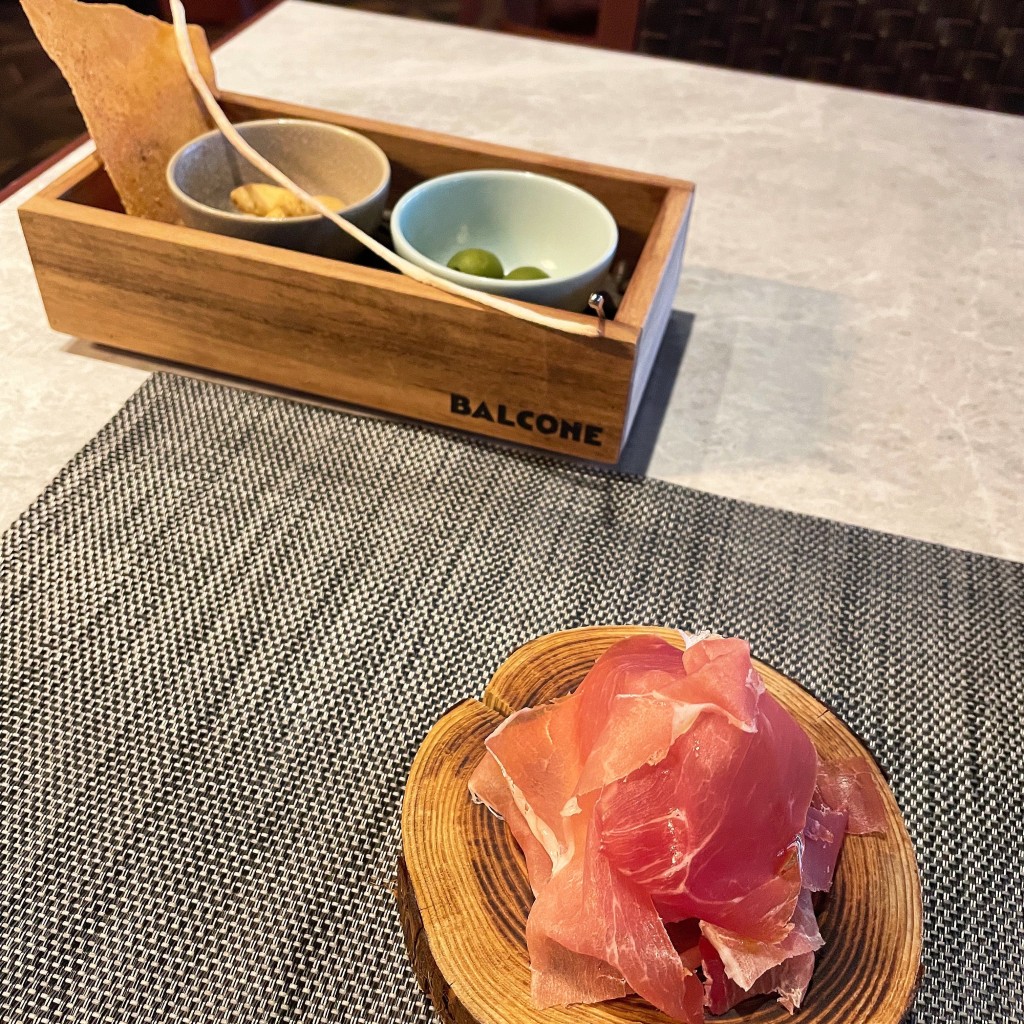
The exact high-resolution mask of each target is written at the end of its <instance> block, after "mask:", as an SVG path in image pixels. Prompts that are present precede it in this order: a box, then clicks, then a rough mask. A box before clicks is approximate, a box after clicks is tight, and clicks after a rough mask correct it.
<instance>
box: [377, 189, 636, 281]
mask: <svg viewBox="0 0 1024 1024" xmlns="http://www.w3.org/2000/svg"><path fill="white" fill-rule="evenodd" d="M395 215H396V216H397V218H398V224H397V226H398V228H399V230H400V232H401V234H402V235H403V236H404V237H405V240H406V241H407V242H408V243H409V244H410V245H411V246H412V247H413V248H414V249H416V250H417V251H418V252H419V253H421V254H422V255H423V256H425V257H427V258H428V259H429V260H432V261H433V262H435V263H437V264H439V265H440V266H442V267H444V266H445V264H447V262H448V260H449V259H451V257H452V256H454V255H455V253H457V252H459V251H460V250H461V249H468V248H476V249H487V250H489V251H490V252H493V253H494V255H495V256H497V257H498V259H499V260H501V265H502V267H503V268H504V270H505V272H506V273H508V272H509V271H510V270H513V269H515V268H516V267H521V266H533V267H540V268H541V270H544V271H545V272H546V273H547V274H548V275H549V276H550V277H552V278H556V279H557V278H563V277H569V276H574V275H578V274H581V273H585V272H587V271H588V270H590V269H591V268H593V267H596V266H599V265H601V264H606V262H607V260H609V259H610V258H611V255H612V253H613V252H614V249H615V245H616V243H617V241H618V231H617V229H616V227H615V221H614V219H613V218H612V217H611V214H609V213H608V211H607V210H606V209H605V207H604V206H603V205H602V204H601V203H599V202H598V201H597V200H596V199H594V198H593V196H591V195H589V194H587V193H586V192H583V191H582V190H580V189H578V188H575V187H574V186H572V185H569V184H567V183H565V182H562V181H558V180H556V179H554V178H548V177H545V176H543V175H537V174H529V173H524V172H521V171H475V172H466V173H463V174H452V175H447V176H445V177H441V178H434V179H432V180H431V181H428V182H426V183H424V185H421V186H420V187H419V188H417V189H415V190H413V191H412V192H410V193H407V194H406V196H405V197H403V200H402V201H401V202H400V204H399V206H398V207H396V210H395ZM450 274H451V271H449V273H448V274H447V275H445V276H450ZM465 276H466V275H460V277H465ZM473 280H474V281H480V279H479V278H474V279H473ZM522 283H523V284H527V282H522ZM509 284H511V285H514V284H515V282H509Z"/></svg>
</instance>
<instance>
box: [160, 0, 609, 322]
mask: <svg viewBox="0 0 1024 1024" xmlns="http://www.w3.org/2000/svg"><path fill="white" fill-rule="evenodd" d="M171 17H172V18H173V20H174V35H175V38H176V40H177V43H178V54H179V56H180V57H181V62H182V64H183V65H184V66H185V71H186V73H187V74H188V77H189V81H190V82H191V83H192V86H193V88H194V89H195V90H196V92H197V93H199V97H200V99H201V100H202V101H203V104H204V105H205V107H206V109H207V110H208V111H209V113H210V117H212V118H213V121H214V124H216V125H217V127H218V128H219V129H220V131H221V133H222V134H223V135H224V137H225V138H226V139H227V140H228V142H230V143H231V145H232V146H233V147H234V148H235V149H236V150H237V151H238V152H239V153H240V154H241V155H242V156H243V157H245V159H246V160H248V161H249V163H251V164H252V165H253V167H255V168H257V170H260V171H262V172H263V173H264V174H265V175H266V176H267V177H268V178H271V179H273V180H274V181H276V182H277V183H278V184H279V185H281V186H282V187H283V188H286V189H288V191H289V192H291V193H292V194H293V195H295V196H298V198H299V199H301V200H302V201H303V202H304V203H306V204H307V205H309V206H311V207H313V209H314V210H316V211H317V212H318V213H320V214H322V215H323V216H324V217H326V218H327V219H328V220H329V221H331V223H333V224H336V225H337V226H338V227H339V228H341V230H342V231H344V232H345V233H346V234H349V235H351V236H352V237H353V238H355V239H356V240H357V241H359V242H361V243H362V244H363V245H364V246H366V248H367V249H369V250H370V251H371V252H372V253H374V254H375V255H377V256H379V257H380V258H381V259H382V260H384V262H385V263H389V264H390V265H391V266H392V267H394V268H395V269H396V270H398V271H400V272H401V273H403V274H405V275H406V276H407V277H411V278H412V279H413V280H415V281H420V282H421V283H423V284H428V285H431V286H433V287H434V288H439V289H441V290H442V291H445V292H450V293H451V294H452V295H458V296H460V297H462V298H464V299H471V300H472V301H473V302H476V303H478V304H479V305H481V306H488V307H490V308H491V309H496V310H499V311H500V312H502V313H508V314H509V315H510V316H514V317H517V318H518V319H520V320H527V321H529V322H530V323H534V324H539V325H540V326H541V327H550V328H553V329H554V330H556V331H565V332H566V333H568V334H578V335H582V336H583V337H587V338H599V337H601V336H602V335H603V333H604V332H603V329H602V326H603V325H602V324H601V322H600V321H598V322H596V323H589V322H587V323H578V322H577V321H575V320H570V319H568V318H566V317H559V316H549V315H547V314H546V313H538V312H537V311H536V310H532V309H527V308H526V307H525V306H519V305H517V304H516V303H514V302H508V301H506V300H505V299H501V298H498V297H497V296H495V295H490V294H489V293H487V292H482V291H479V290H478V289H476V288H466V287H465V286H463V285H461V284H456V283H455V282H454V281H448V280H445V279H444V278H442V277H437V276H436V275H434V274H431V273H430V271H428V270H424V269H423V268H422V267H418V266H416V264H415V263H410V262H409V261H408V260H406V259H403V258H402V257H401V256H399V255H397V254H396V253H394V252H392V251H391V250H390V249H389V248H388V247H387V246H386V245H382V244H381V243H380V242H378V241H377V239H375V238H373V237H372V236H371V235H368V234H367V233H366V232H365V231H362V230H360V229H359V228H357V227H356V226H355V224H352V223H350V222H349V221H347V220H345V219H344V217H339V216H338V214H337V213H335V211H334V210H332V209H331V208H330V207H329V206H325V205H324V204H323V203H322V202H321V201H320V200H319V199H317V197H316V196H314V195H311V194H310V193H309V192H307V191H306V190H305V189H304V188H302V187H301V186H299V185H297V184H296V183H295V182H294V181H292V180H291V178H289V177H288V176H287V175H286V174H285V173H284V172H283V171H281V170H278V168H277V167H275V166H274V165H273V164H272V163H271V162H270V161H269V160H267V159H266V158H265V157H263V156H261V155H260V154H259V153H257V152H256V150H255V149H253V148H252V146H250V145H249V143H248V142H246V141H245V139H243V138H242V136H241V135H239V134H238V132H237V131H236V130H235V127H234V125H233V124H232V123H231V122H230V121H229V120H228V118H227V115H226V114H225V113H224V111H223V110H221V108H220V105H219V104H218V103H217V100H216V99H215V98H214V95H213V93H212V92H211V91H210V87H209V86H208V85H207V84H206V79H205V78H203V76H202V74H201V73H200V71H199V65H198V64H197V63H196V55H195V51H194V50H193V49H192V40H191V39H189V35H188V24H187V18H186V15H185V8H184V7H182V4H181V0H171Z"/></svg>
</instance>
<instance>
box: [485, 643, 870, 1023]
mask: <svg viewBox="0 0 1024 1024" xmlns="http://www.w3.org/2000/svg"><path fill="white" fill-rule="evenodd" d="M486 746H487V753H486V755H485V757H484V759H483V761H482V762H481V764H480V765H479V767H478V768H477V770H476V772H475V773H474V775H473V778H472V781H471V783H470V787H471V789H472V791H473V793H474V795H475V797H476V798H478V799H480V800H482V801H483V802H484V803H486V804H487V805H488V806H489V807H490V808H491V809H492V810H493V811H494V812H495V813H497V814H499V815H501V816H502V817H504V818H505V820H506V821H507V822H508V826H509V829H510V831H511V832H512V834H513V835H514V836H515V838H516V840H517V841H518V842H519V844H520V846H521V847H522V848H523V851H524V854H525V857H526V862H527V869H528V872H529V875H530V882H531V885H532V887H533V890H534V894H535V896H536V900H535V902H534V905H533V907H532V909H531V911H530V915H529V919H528V923H527V944H528V946H529V953H530V963H531V968H532V993H533V998H534V1001H535V1002H536V1003H537V1005H538V1006H541V1007H546V1006H554V1005H567V1004H571V1003H579V1002H597V1001H601V1000H604V999H613V998H617V997H620V996H623V995H625V994H628V993H630V992H636V993H638V994H639V995H641V996H643V997H644V998H645V999H647V1000H648V1001H649V1002H650V1003H652V1004H653V1005H654V1006H656V1007H658V1008H659V1009H661V1010H663V1011H664V1012H665V1013H667V1014H669V1015H670V1016H672V1017H674V1018H676V1019H678V1020H681V1021H685V1022H687V1024H698V1022H700V1021H701V1020H703V1013H704V1006H705V1005H707V1006H708V1008H709V1009H710V1010H711V1011H712V1012H722V1011H723V1010H724V1009H728V1008H730V1007H731V1006H734V1005H736V1004H737V1003H738V1002H741V1001H743V1000H744V999H747V998H750V997H751V996H753V995H755V994H767V993H770V992H777V993H779V998H780V1001H781V1002H783V1003H784V1005H786V1006H787V1007H789V1008H790V1009H792V1008H794V1007H796V1006H799V1004H800V1001H801V1000H802V998H803V995H804V992H805V991H806V988H807V984H808V982H809V979H810V976H811V971H812V970H813V965H814V952H815V950H817V949H818V948H819V947H820V946H821V944H822V939H821V935H820V933H819V931H818V927H817V923H816V921H815V917H814V910H813V906H812V902H811V894H812V892H814V891H825V890H827V889H828V888H829V886H830V885H831V880H832V877H833V876H834V871H835V863H836V857H837V856H838V851H839V848H840V846H841V844H842V840H843V836H844V835H845V831H846V824H847V816H848V815H849V817H850V820H851V821H853V820H856V822H858V823H859V824H863V823H864V822H867V823H868V824H870V822H871V821H872V819H871V816H870V815H871V806H870V803H869V801H868V802H866V798H864V797H863V795H862V794H860V793H859V790H857V785H856V779H857V776H858V769H857V767H856V766H855V765H846V766H836V769H835V770H833V769H832V768H831V767H828V766H826V767H821V766H819V764H818V759H817V755H816V753H815V751H814V748H813V746H812V745H811V743H810V740H809V739H808V738H807V736H806V734H805V733H804V732H803V730H802V729H801V728H800V727H799V726H798V725H797V723H796V722H795V721H794V720H793V718H792V717H791V716H790V715H789V714H788V713H787V712H786V711H785V710H784V709H783V708H782V707H781V706H780V705H779V704H778V703H777V702H776V701H775V699H774V698H773V697H772V696H771V695H770V694H768V693H766V692H765V689H764V684H763V682H762V680H761V678H760V676H759V675H758V673H757V672H756V671H755V669H754V666H753V664H752V662H751V659H750V651H749V648H748V646H747V644H746V643H745V642H744V641H742V640H728V639H723V638H721V637H710V638H707V639H704V640H702V641H701V642H699V643H695V644H693V645H692V646H690V647H689V648H688V649H687V650H686V651H685V652H682V651H680V650H679V649H678V648H677V647H675V646H673V645H671V644H669V643H667V642H666V641H664V640H662V639H661V638H659V637H654V636H638V637H633V638H630V639H628V640H624V641H622V642H620V643H618V644H616V645H614V646H613V647H612V648H610V649H609V650H608V651H607V652H606V653H605V654H604V655H603V656H602V657H601V658H600V659H599V660H598V661H597V663H596V664H595V665H594V667H593V669H592V670H591V671H590V672H589V673H588V675H587V677H586V678H585V679H584V681H583V682H582V683H581V684H580V686H579V687H578V689H577V690H576V691H575V692H574V693H573V694H570V695H569V696H567V697H565V698H562V699H560V700H557V701H553V702H551V703H550V704H546V705H543V706H540V707H537V708H532V709H526V710H524V711H520V712H518V713H517V714H514V715H512V716H510V717H509V718H508V719H507V720H506V721H505V722H504V723H503V724H502V726H501V727H499V729H497V730H496V731H495V732H494V733H493V734H492V735H491V736H490V737H488V739H487V741H486ZM855 790H856V791H857V794H858V795H857V799H860V801H861V802H860V803H857V802H856V800H855V799H854V798H853V796H851V793H853V792H854V791H855ZM812 797H813V798H814V802H813V803H812ZM840 797H842V800H840ZM698 971H699V972H700V974H701V975H703V979H701V978H700V977H698V974H697V973H696V972H698Z"/></svg>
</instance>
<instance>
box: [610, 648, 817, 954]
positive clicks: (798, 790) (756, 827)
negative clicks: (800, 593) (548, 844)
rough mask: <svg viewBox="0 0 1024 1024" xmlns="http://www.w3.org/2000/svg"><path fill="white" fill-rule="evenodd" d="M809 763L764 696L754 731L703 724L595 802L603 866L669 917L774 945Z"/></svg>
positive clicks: (785, 906)
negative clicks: (648, 895)
mask: <svg viewBox="0 0 1024 1024" xmlns="http://www.w3.org/2000/svg"><path fill="white" fill-rule="evenodd" d="M748 660H749V659H748ZM816 764H817V758H816V755H815V753H814V748H813V746H812V745H811V742H810V740H808V739H807V736H806V734H805V733H804V732H803V730H802V729H800V727H799V726H798V725H797V724H796V722H795V721H793V719H792V717H790V715H789V714H787V712H785V711H784V710H783V709H782V708H781V707H780V706H779V705H778V703H777V702H776V701H775V700H774V698H772V697H771V696H770V695H769V694H764V695H763V696H762V697H761V699H760V716H759V718H758V728H757V732H750V733H748V732H743V731H740V730H738V729H736V728H735V727H734V726H732V725H731V724H730V723H729V722H728V721H726V720H724V719H723V718H721V717H718V716H713V715H707V716H704V717H703V718H702V719H701V720H700V721H699V722H698V723H697V724H696V725H695V726H694V727H693V729H692V731H691V732H690V733H689V734H688V735H687V736H686V737H685V738H683V739H681V740H680V741H679V742H678V743H676V744H675V745H674V746H673V747H672V749H671V751H670V752H669V754H668V755H667V756H666V757H665V758H664V759H663V760H662V761H661V762H659V763H658V764H656V765H651V766H648V767H645V768H643V769H640V770H639V771H637V772H635V773H633V774H632V775H630V776H629V777H627V778H625V779H622V780H620V781H618V782H616V783H613V784H612V785H610V786H609V787H608V788H607V789H606V790H605V791H604V793H603V794H602V796H601V799H600V801H599V804H598V817H597V828H598V829H599V831H600V833H601V836H602V842H603V845H604V848H605V850H606V851H607V853H608V857H609V860H610V861H611V862H612V863H613V864H614V865H615V866H616V867H617V868H618V869H619V870H620V871H622V872H623V873H624V874H625V875H626V876H627V877H629V878H632V879H634V880H635V881H637V882H638V883H639V884H641V885H643V886H644V888H646V889H647V890H648V891H649V892H650V893H651V894H652V895H653V897H654V899H655V901H656V903H657V905H658V909H659V911H660V912H661V914H662V915H663V916H664V917H665V919H666V920H670V921H672V920H679V919H682V918H687V917H696V918H699V919H700V920H702V921H706V922H709V923H711V924H714V925H717V926H719V927H721V928H726V929H729V930H731V931H735V932H738V933H740V934H743V935H746V936H749V937H751V938H755V939H759V940H763V941H778V940H780V939H782V938H783V937H784V935H785V933H786V930H787V928H788V925H789V922H790V920H791V918H792V917H793V911H794V909H795V907H796V901H797V897H798V896H799V894H800V888H801V884H800V856H799V842H800V836H801V833H802V832H803V829H804V824H805V822H806V818H807V809H808V806H809V805H810V800H811V793H812V791H813V789H814V773H815V767H816ZM723 793H727V794H729V797H728V799H723V796H722V794H723Z"/></svg>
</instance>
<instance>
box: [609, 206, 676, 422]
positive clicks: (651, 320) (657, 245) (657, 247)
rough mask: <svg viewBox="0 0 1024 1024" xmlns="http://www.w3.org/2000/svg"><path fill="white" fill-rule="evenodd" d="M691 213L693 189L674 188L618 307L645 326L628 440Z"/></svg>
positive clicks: (667, 312) (628, 320) (624, 319)
mask: <svg viewBox="0 0 1024 1024" xmlns="http://www.w3.org/2000/svg"><path fill="white" fill-rule="evenodd" d="M692 212H693V192H692V190H690V191H685V190H682V189H670V190H669V193H668V195H667V196H666V198H665V202H664V204H663V206H662V209H661V212H660V213H659V214H658V220H657V221H656V223H655V225H654V229H653V230H652V232H651V235H650V238H649V239H648V241H647V245H646V246H645V247H644V251H643V255H642V256H641V257H640V262H639V264H638V266H637V271H636V273H635V274H634V275H633V280H632V281H631V282H630V286H629V289H628V290H627V292H626V296H625V298H624V299H623V302H622V306H621V307H620V308H619V317H618V322H619V323H620V324H630V325H632V326H636V327H639V329H640V338H639V341H638V342H637V352H636V361H635V364H634V368H633V380H632V384H631V387H630V395H629V405H628V408H627V411H626V422H625V424H624V426H623V438H624V439H625V438H628V437H629V432H630V430H631V429H632V426H633V420H634V418H635V417H636V414H637V411H638V410H639V408H640V402H641V400H642V399H643V395H644V390H645V389H646V387H647V381H648V380H649V378H650V375H651V371H652V370H653V368H654V362H655V360H656V359H657V356H658V351H659V350H660V348H661V343H662V341H663V339H664V337H665V330H666V328H667V327H668V321H669V317H670V316H671V315H672V303H673V300H674V299H675V295H676V289H677V287H678V285H679V276H680V274H681V273H682V270H683V252H684V250H685V249H686V235H687V232H688V231H689V227H690V216H691V214H692Z"/></svg>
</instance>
